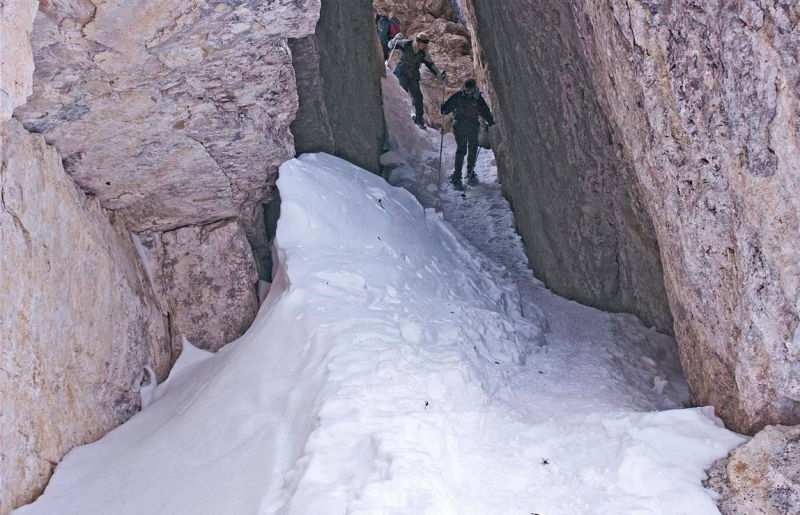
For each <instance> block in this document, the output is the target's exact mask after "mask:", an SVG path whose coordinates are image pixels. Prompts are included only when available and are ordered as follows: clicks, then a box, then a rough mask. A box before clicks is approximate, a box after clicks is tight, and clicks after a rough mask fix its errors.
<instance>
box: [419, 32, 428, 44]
mask: <svg viewBox="0 0 800 515" xmlns="http://www.w3.org/2000/svg"><path fill="white" fill-rule="evenodd" d="M417 41H419V42H420V43H430V42H431V38H430V36H428V34H427V33H425V32H420V33H419V34H417Z"/></svg>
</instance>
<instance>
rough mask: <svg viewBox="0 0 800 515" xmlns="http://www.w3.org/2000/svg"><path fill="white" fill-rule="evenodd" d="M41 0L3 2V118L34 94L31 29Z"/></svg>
mask: <svg viewBox="0 0 800 515" xmlns="http://www.w3.org/2000/svg"><path fill="white" fill-rule="evenodd" d="M38 5H39V1H38V0H10V1H5V2H4V3H3V5H2V6H0V121H2V120H8V119H9V118H11V113H12V112H13V111H14V108H15V107H17V106H18V105H20V104H24V103H25V98H26V97H27V96H28V95H30V94H31V85H32V79H31V77H32V74H33V55H32V54H31V43H30V32H31V28H32V27H33V19H34V17H35V16H36V9H37V7H38Z"/></svg>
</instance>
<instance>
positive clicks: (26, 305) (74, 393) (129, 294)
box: [0, 120, 170, 513]
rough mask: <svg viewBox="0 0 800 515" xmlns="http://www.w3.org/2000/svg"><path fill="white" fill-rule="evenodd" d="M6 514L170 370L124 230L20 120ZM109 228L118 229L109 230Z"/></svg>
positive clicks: (5, 202) (1, 390)
mask: <svg viewBox="0 0 800 515" xmlns="http://www.w3.org/2000/svg"><path fill="white" fill-rule="evenodd" d="M0 149H2V163H1V164H0V242H2V251H1V252H0V335H1V336H0V355H2V360H0V367H1V368H0V403H1V404H2V406H0V443H2V445H0V477H2V487H1V489H2V495H0V513H7V512H8V510H9V509H10V508H12V507H15V506H18V505H20V504H22V503H25V502H30V501H32V500H33V499H34V498H35V496H36V495H38V494H39V493H40V492H41V490H42V489H43V488H44V486H45V484H46V482H47V479H48V478H49V476H50V473H51V471H52V469H53V467H54V466H55V465H56V463H58V461H59V460H60V459H61V457H62V456H63V455H64V453H66V452H67V451H68V450H69V449H71V448H72V447H73V446H75V445H79V444H82V443H86V442H90V441H93V440H96V439H97V438H99V437H100V436H102V435H103V434H105V433H106V432H107V431H109V430H110V429H112V428H114V427H115V426H117V425H119V424H121V423H122V422H124V421H125V420H127V419H128V418H129V417H130V416H131V415H133V414H134V413H135V412H136V411H138V409H139V395H138V391H139V383H140V381H141V378H142V367H143V366H144V365H151V366H152V367H153V368H154V369H155V370H156V372H157V373H158V375H159V377H160V378H162V379H163V378H164V377H166V374H167V371H168V370H169V365H170V352H169V337H168V334H167V322H166V318H165V317H164V316H163V315H162V313H161V310H160V309H159V306H158V303H157V301H156V299H155V296H154V293H153V291H152V289H151V288H150V285H149V283H148V280H147V278H146V273H145V271H144V269H143V268H142V265H141V263H140V261H139V259H138V257H137V254H136V250H135V249H134V245H133V243H132V242H131V240H130V238H129V236H128V232H127V230H126V228H125V226H124V224H122V222H121V221H120V220H119V218H117V217H115V216H114V215H113V213H109V214H107V213H106V212H104V210H103V209H102V208H101V207H100V205H99V204H98V202H97V201H96V199H93V198H91V197H87V196H86V195H84V194H83V193H81V192H80V190H78V188H76V187H75V185H74V183H73V182H72V180H71V179H70V178H69V177H68V176H67V175H66V174H65V173H64V170H63V168H62V166H61V158H60V157H59V155H58V153H57V152H56V151H55V149H53V148H52V147H49V146H47V145H46V144H45V142H44V139H43V138H42V137H41V136H39V135H32V134H29V133H28V132H26V131H25V130H24V129H23V128H22V125H21V124H20V123H19V122H17V121H16V120H9V121H5V122H0ZM109 220H111V221H112V222H113V223H109Z"/></svg>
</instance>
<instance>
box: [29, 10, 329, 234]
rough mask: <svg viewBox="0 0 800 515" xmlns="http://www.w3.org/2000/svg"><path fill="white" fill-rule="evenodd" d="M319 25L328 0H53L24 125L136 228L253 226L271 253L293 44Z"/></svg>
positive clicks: (287, 150) (38, 26) (288, 153)
mask: <svg viewBox="0 0 800 515" xmlns="http://www.w3.org/2000/svg"><path fill="white" fill-rule="evenodd" d="M318 14H319V0H280V1H276V2H241V1H237V2H216V1H203V0H200V1H196V0H180V1H176V2H168V3H164V2H157V1H154V0H124V1H123V0H113V1H109V2H102V3H100V2H98V3H97V5H95V4H93V3H91V2H89V1H87V0H75V1H69V2H67V1H61V0H54V1H51V2H42V3H41V5H40V10H39V14H38V16H37V17H36V20H35V23H34V29H33V35H32V41H31V43H32V47H33V55H34V58H35V64H36V69H35V72H34V76H33V95H32V97H31V98H29V99H28V103H27V104H25V105H24V106H22V107H20V108H18V109H17V110H16V113H15V116H16V117H17V118H18V119H20V120H21V121H22V122H23V123H24V125H25V127H26V128H27V129H28V130H30V131H32V132H39V133H42V134H44V135H45V137H46V139H47V141H48V142H49V143H51V144H54V145H56V146H57V147H58V149H59V151H60V152H61V153H62V155H63V157H64V164H65V168H66V171H67V173H69V174H70V175H71V176H72V177H73V178H74V180H75V181H76V182H77V183H78V184H79V185H80V187H81V188H83V189H84V190H85V191H87V192H91V193H92V194H93V195H96V196H97V198H99V199H100V202H101V203H102V205H103V207H105V208H107V209H111V210H114V211H116V212H117V213H119V215H120V216H122V217H123V218H124V219H125V222H126V223H127V224H128V226H129V227H130V229H131V230H133V231H135V232H141V231H145V230H156V231H165V230H170V229H174V228H176V227H182V226H186V225H190V224H204V223H208V222H213V221H217V220H220V219H224V218H230V217H241V218H242V219H243V220H244V223H245V226H246V230H247V231H248V236H249V237H250V238H251V240H254V246H255V245H258V244H259V243H261V244H264V243H265V242H258V241H257V240H259V238H261V236H260V233H259V231H258V227H257V224H258V221H257V219H258V218H259V213H258V208H259V207H260V204H261V203H262V202H263V201H265V200H268V197H269V191H268V189H269V187H270V186H271V184H272V183H274V179H275V176H276V174H277V167H278V165H279V164H280V163H282V162H283V161H285V160H286V159H288V158H290V157H292V156H293V155H294V148H293V141H292V136H291V134H290V132H289V125H290V123H291V121H292V119H293V117H294V113H295V111H296V109H297V94H296V91H295V85H294V72H293V69H292V59H291V55H290V51H289V47H288V45H287V43H286V40H287V38H290V37H292V38H294V37H302V36H305V35H308V34H311V33H313V31H314V25H315V23H316V21H317V17H318Z"/></svg>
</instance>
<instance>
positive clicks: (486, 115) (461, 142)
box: [442, 79, 494, 189]
mask: <svg viewBox="0 0 800 515" xmlns="http://www.w3.org/2000/svg"><path fill="white" fill-rule="evenodd" d="M450 113H454V114H453V135H454V136H455V137H456V145H457V148H456V162H455V168H454V170H453V174H452V175H451V176H450V182H451V183H452V184H453V186H454V187H456V188H457V189H458V188H461V187H463V186H462V183H461V167H462V166H463V165H464V155H467V181H468V182H469V184H476V183H477V182H478V177H477V176H476V175H475V161H476V159H477V158H478V133H479V132H480V128H481V126H480V120H479V119H478V117H480V118H483V119H484V120H486V124H487V125H488V126H492V125H494V117H493V116H492V112H491V110H490V109H489V106H488V105H486V101H485V100H484V99H483V95H482V94H481V92H480V90H478V88H477V87H476V84H475V79H467V80H465V81H464V86H463V87H462V88H461V89H460V90H458V91H456V92H455V93H453V95H452V96H450V98H448V99H447V100H446V101H445V102H444V103H442V114H443V115H444V114H450ZM467 152H469V153H468V154H467Z"/></svg>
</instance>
